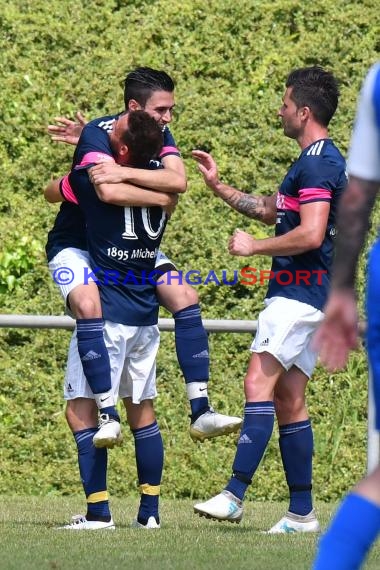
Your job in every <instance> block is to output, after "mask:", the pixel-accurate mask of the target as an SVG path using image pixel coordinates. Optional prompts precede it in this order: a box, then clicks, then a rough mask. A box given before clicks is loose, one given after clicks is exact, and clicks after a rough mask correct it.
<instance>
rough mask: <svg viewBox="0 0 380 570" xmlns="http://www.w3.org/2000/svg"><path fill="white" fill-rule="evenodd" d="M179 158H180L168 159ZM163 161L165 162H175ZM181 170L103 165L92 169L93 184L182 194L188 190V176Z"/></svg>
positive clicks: (165, 167)
mask: <svg viewBox="0 0 380 570" xmlns="http://www.w3.org/2000/svg"><path fill="white" fill-rule="evenodd" d="M169 158H177V160H179V161H180V162H182V161H181V159H180V158H178V157H166V159H169ZM166 159H163V160H164V161H165V162H167V161H168V162H170V163H172V162H174V161H169V160H167V161H166ZM180 170H181V169H179V168H177V169H175V168H172V167H167V166H166V165H165V164H164V168H160V169H157V170H148V169H143V168H131V167H129V166H120V165H118V164H109V163H101V164H97V165H96V166H94V167H93V168H92V172H91V181H92V182H93V184H120V183H123V182H125V183H128V184H134V185H136V186H143V187H144V188H150V189H152V190H153V189H154V190H155V191H156V192H169V193H174V194H181V193H183V192H185V190H186V185H187V181H186V175H185V173H184V168H183V171H182V172H181V171H180Z"/></svg>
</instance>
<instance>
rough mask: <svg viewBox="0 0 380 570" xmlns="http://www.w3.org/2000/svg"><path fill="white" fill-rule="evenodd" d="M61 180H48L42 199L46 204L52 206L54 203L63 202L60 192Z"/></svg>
mask: <svg viewBox="0 0 380 570" xmlns="http://www.w3.org/2000/svg"><path fill="white" fill-rule="evenodd" d="M61 180H62V179H61V178H57V179H54V180H50V181H49V183H48V185H47V186H46V188H45V190H44V198H45V200H46V201H47V202H50V203H51V204H54V203H56V202H63V200H64V198H63V196H62V194H61V190H60V182H61Z"/></svg>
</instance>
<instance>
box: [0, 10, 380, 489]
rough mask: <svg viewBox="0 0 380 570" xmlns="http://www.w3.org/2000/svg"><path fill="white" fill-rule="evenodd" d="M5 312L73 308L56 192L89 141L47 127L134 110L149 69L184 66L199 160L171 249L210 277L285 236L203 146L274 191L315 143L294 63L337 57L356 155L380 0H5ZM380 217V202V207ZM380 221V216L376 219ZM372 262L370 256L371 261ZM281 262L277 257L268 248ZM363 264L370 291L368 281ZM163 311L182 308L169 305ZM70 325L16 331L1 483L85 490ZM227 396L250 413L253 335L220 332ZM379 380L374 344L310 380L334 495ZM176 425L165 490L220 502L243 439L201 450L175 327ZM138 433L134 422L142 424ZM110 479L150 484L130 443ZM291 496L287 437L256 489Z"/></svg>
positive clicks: (213, 389)
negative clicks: (290, 96)
mask: <svg viewBox="0 0 380 570" xmlns="http://www.w3.org/2000/svg"><path fill="white" fill-rule="evenodd" d="M0 8H1V9H0V32H1V33H0V48H1V53H2V58H1V62H0V69H1V77H2V89H1V91H0V108H1V116H2V120H1V129H0V164H1V167H2V176H1V181H0V186H1V190H0V231H1V236H2V252H1V254H0V309H1V312H3V313H30V314H62V313H63V304H62V301H61V299H60V298H59V295H58V293H57V291H56V289H55V287H54V284H53V283H52V282H51V279H50V277H49V275H48V272H47V269H46V266H45V259H44V256H43V245H44V243H45V240H46V234H47V232H48V230H49V228H50V227H51V225H52V223H53V219H54V216H55V212H56V209H55V208H54V207H51V206H48V205H47V204H45V202H44V200H43V198H42V195H41V191H42V189H43V187H44V185H45V183H46V181H47V180H48V178H49V177H50V176H56V175H58V174H61V173H63V172H65V170H66V169H67V168H68V166H69V164H70V159H71V155H72V148H69V147H65V146H64V145H62V146H60V145H54V144H53V143H51V142H50V140H49V137H48V136H47V135H46V125H47V124H48V123H49V122H51V121H52V118H53V117H54V116H56V115H71V116H73V115H74V113H75V111H76V110H77V109H81V110H82V111H83V112H85V113H86V115H87V116H88V117H95V116H100V115H103V114H105V113H106V112H115V111H118V110H120V109H121V108H122V105H123V97H122V87H121V84H122V81H123V79H124V77H125V74H126V72H128V71H129V70H130V69H132V68H133V67H135V66H137V65H150V66H152V67H156V68H163V69H165V70H167V71H168V72H169V73H170V74H171V75H173V77H174V78H175V80H176V83H177V89H176V96H177V107H176V109H177V112H176V116H175V120H174V123H173V132H174V134H175V137H176V140H177V143H178V145H179V147H180V148H181V151H182V154H183V158H184V160H185V162H186V165H187V170H188V176H189V190H188V192H187V193H186V195H185V196H183V197H182V198H181V201H180V205H179V207H178V209H177V212H176V214H175V216H174V217H173V219H172V221H171V223H170V226H169V228H168V230H167V234H166V237H165V240H164V244H163V245H164V247H163V249H164V251H165V252H166V253H167V254H168V255H170V256H171V257H172V258H173V260H175V261H176V262H177V264H178V266H179V267H181V268H182V269H183V270H184V271H187V270H189V269H198V270H200V271H201V272H202V274H203V275H204V276H205V275H207V273H208V271H209V270H210V269H213V270H215V271H216V272H217V273H218V272H219V275H220V271H221V269H226V270H227V272H228V274H229V275H232V272H233V270H235V269H240V268H241V267H242V266H243V265H245V263H244V261H245V260H239V259H235V258H231V257H229V255H228V254H227V250H226V243H227V239H228V236H229V235H230V234H231V233H232V232H233V230H234V229H235V228H236V227H240V228H244V229H246V230H248V231H251V232H252V233H254V234H255V235H257V236H265V235H267V234H268V235H269V232H270V230H268V229H265V228H262V227H261V226H259V225H258V224H256V223H255V222H252V221H250V220H248V219H245V218H243V217H242V216H239V215H238V214H236V213H234V212H232V211H231V210H229V209H228V208H227V207H226V206H225V205H224V204H223V203H222V202H220V201H218V200H217V199H216V198H214V197H213V195H212V193H211V192H209V191H208V190H207V189H206V188H205V186H204V185H203V183H202V181H201V178H200V176H199V175H198V173H197V169H196V165H195V163H194V162H193V161H192V160H191V158H190V151H191V149H192V148H195V147H201V148H206V149H209V150H211V151H212V152H213V154H214V156H215V158H216V159H217V161H218V164H219V167H220V172H221V175H222V177H223V179H224V180H225V181H228V182H229V183H230V184H231V185H235V186H237V187H238V188H241V189H244V190H246V191H249V192H251V191H258V192H263V193H272V192H273V191H275V190H276V188H277V186H278V184H279V183H280V182H281V180H282V177H283V176H284V174H285V172H286V170H287V168H288V167H289V164H290V163H291V161H292V160H294V159H295V158H296V157H297V155H298V152H299V149H298V147H297V145H296V144H295V143H294V142H293V141H290V140H288V139H286V138H285V137H284V136H283V134H282V130H281V128H280V126H279V121H278V119H277V117H276V113H277V109H278V108H279V106H280V104H281V97H282V95H283V91H284V81H285V79H286V76H287V74H288V72H289V71H290V70H291V69H292V68H294V67H299V66H303V65H309V64H314V63H319V64H321V65H323V66H326V67H327V68H329V69H331V70H333V71H334V72H335V73H336V75H337V76H338V77H339V79H340V80H341V91H342V96H341V102H340V106H339V110H338V113H337V115H336V117H335V118H334V120H333V122H332V124H331V135H332V136H333V138H334V139H335V140H336V141H337V143H338V144H339V146H340V147H341V149H342V151H343V152H344V153H345V152H346V151H347V147H348V143H349V135H350V130H351V128H352V124H353V118H354V112H355V105H356V99H357V93H358V89H359V87H360V84H361V81H362V79H363V77H364V75H365V73H366V71H367V69H368V67H369V65H370V64H372V63H373V62H374V61H375V60H376V59H378V57H379V47H380V40H379V35H378V29H379V24H380V14H379V11H378V6H377V3H376V2H374V1H369V0H363V1H361V2H350V1H346V0H334V1H331V0H321V1H320V2H318V3H315V2H312V1H310V0H305V1H304V2H303V3H302V4H301V3H299V2H297V1H292V0H275V1H271V2H269V1H257V2H251V1H248V0H247V1H245V0H237V1H235V2H233V3H231V2H228V1H227V0H209V2H207V3H205V2H203V1H201V0H191V1H190V0H181V2H180V1H178V0H170V2H169V0H157V1H154V0H150V1H149V0H147V1H144V0H135V1H133V0H131V1H116V0H92V1H90V2H83V1H75V2H74V1H72V0H65V2H59V1H58V0H50V1H49V2H47V0H33V1H32V0H23V2H21V1H19V0H10V1H8V2H5V0H0ZM377 217H378V215H377V213H376V218H377ZM375 224H376V219H375ZM363 263H364V260H363ZM251 264H253V265H255V266H256V267H257V268H259V269H260V268H268V267H269V259H265V258H258V259H255V260H253V263H251ZM363 284H364V276H363V269H362V270H361V277H360V293H361V294H362V293H363ZM264 292H265V291H264V289H263V288H262V287H261V288H260V287H252V288H247V287H242V286H235V287H216V286H212V285H210V286H203V287H199V293H200V296H201V301H202V306H203V316H204V318H235V319H236V318H237V319H245V318H248V319H250V318H253V319H254V318H256V317H257V314H258V311H259V310H260V308H261V306H262V305H261V303H262V299H263V294H264ZM161 315H162V316H168V315H167V314H165V313H164V312H162V313H161ZM69 336H70V333H69V332H65V331H43V330H40V331H31V330H16V329H13V330H12V329H3V330H1V331H0V374H1V379H2V381H1V385H2V390H1V392H0V439H1V441H2V446H1V451H0V454H1V455H0V464H1V480H0V492H2V493H14V492H18V493H25V494H48V493H54V494H69V493H70V494H71V493H80V491H81V487H80V482H79V474H78V473H77V467H76V458H75V446H74V443H73V440H72V437H71V435H70V433H69V431H68V429H67V427H66V424H65V419H64V405H63V402H62V398H61V390H62V388H61V385H62V377H63V372H64V366H65V360H66V351H67V347H68V342H69ZM210 344H211V349H212V380H211V382H210V393H211V395H212V402H213V404H214V406H215V407H216V408H217V409H218V410H220V411H223V412H229V413H231V414H240V413H241V410H242V405H243V391H242V380H243V376H244V372H245V369H246V365H247V362H248V358H249V352H248V350H247V348H248V346H249V344H250V338H249V335H243V334H241V335H237V334H236V335H231V334H218V335H211V336H210ZM366 379H367V369H366V362H365V356H364V354H363V353H362V352H357V353H355V354H354V355H352V357H351V360H350V363H349V366H348V367H347V369H346V370H345V371H344V372H342V373H339V374H331V375H329V374H327V373H326V372H325V371H324V370H323V369H321V368H318V369H317V370H316V372H315V374H314V378H313V381H312V382H311V383H310V388H309V403H310V413H311V416H312V418H313V422H314V427H315V469H314V489H315V496H316V497H317V498H319V499H322V500H332V499H336V498H338V497H340V496H341V495H342V493H343V492H344V491H345V490H346V489H347V488H348V487H349V486H350V485H351V484H352V483H353V482H354V481H355V480H356V479H358V478H359V477H360V476H361V475H362V473H363V471H364V469H365V456H366V393H367V392H366ZM158 385H159V390H160V396H159V398H158V400H157V411H158V417H159V422H160V425H161V427H162V431H163V437H164V441H165V446H166V467H165V474H164V482H163V496H173V497H174V496H177V497H179V496H181V497H188V496H190V497H203V496H206V495H207V494H209V493H212V492H214V491H218V490H219V489H220V488H221V486H222V485H223V484H224V483H225V481H226V480H227V478H228V476H229V472H230V465H231V462H232V458H233V455H234V449H235V448H234V441H233V438H229V439H228V438H226V439H218V440H215V441H211V442H206V443H204V444H203V445H202V446H201V445H197V446H195V445H194V444H193V443H192V442H191V440H190V438H189V436H188V432H187V429H188V419H187V417H186V414H187V413H188V407H187V403H186V398H185V391H184V387H183V380H182V378H181V375H180V372H179V369H178V365H177V362H176V358H175V350H174V339H173V336H172V335H171V334H169V333H163V335H162V348H161V351H160V355H159V361H158ZM125 431H127V429H125ZM109 488H110V491H111V493H112V494H114V495H124V494H128V493H130V492H132V491H134V490H135V488H136V475H135V465H134V456H133V445H132V442H131V440H130V439H128V438H127V439H126V443H125V444H124V446H123V447H122V448H121V449H118V450H114V451H112V453H110V475H109ZM286 495H287V491H286V486H285V483H284V476H283V473H282V468H281V462H280V458H279V453H278V449H277V436H276V434H274V436H273V438H272V442H271V445H270V448H269V450H268V452H267V455H266V458H265V460H264V462H263V465H262V467H261V468H260V469H259V471H258V473H257V475H256V476H255V481H254V485H253V486H252V488H251V489H250V491H249V496H250V497H252V498H255V499H282V498H284V497H286Z"/></svg>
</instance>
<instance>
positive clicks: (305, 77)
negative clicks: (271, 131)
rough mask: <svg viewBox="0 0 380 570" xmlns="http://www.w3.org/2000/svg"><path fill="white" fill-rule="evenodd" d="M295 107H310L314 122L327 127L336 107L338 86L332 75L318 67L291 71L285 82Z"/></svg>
mask: <svg viewBox="0 0 380 570" xmlns="http://www.w3.org/2000/svg"><path fill="white" fill-rule="evenodd" d="M286 87H292V94H291V99H293V101H294V102H295V104H296V105H297V107H298V108H299V107H310V109H311V112H312V113H313V115H314V118H315V120H316V121H317V122H318V123H320V124H321V125H323V126H324V127H327V126H328V124H329V122H330V120H331V118H332V116H333V115H334V113H335V111H336V108H337V106H338V99H339V95H340V92H339V84H338V81H337V79H336V78H335V77H334V75H333V74H332V73H331V72H329V71H326V70H324V69H323V68H322V67H320V66H319V65H314V66H312V67H303V68H300V69H295V70H294V71H292V72H291V73H290V74H289V75H288V78H287V80H286Z"/></svg>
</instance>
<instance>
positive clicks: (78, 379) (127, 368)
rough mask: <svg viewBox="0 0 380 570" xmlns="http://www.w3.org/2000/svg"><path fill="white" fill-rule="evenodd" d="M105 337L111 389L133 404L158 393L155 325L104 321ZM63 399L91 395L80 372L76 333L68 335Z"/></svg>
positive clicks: (156, 334) (158, 339)
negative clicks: (142, 325)
mask: <svg viewBox="0 0 380 570" xmlns="http://www.w3.org/2000/svg"><path fill="white" fill-rule="evenodd" d="M104 340H105V343H106V347H107V350H108V354H109V357H110V364H111V382H112V390H113V394H114V396H115V400H116V398H117V396H119V397H120V398H132V402H133V403H134V404H139V403H140V402H141V401H142V400H151V399H153V398H155V397H156V396H157V390H156V356H157V351H158V347H159V344H160V333H159V330H158V326H157V325H152V326H146V327H131V326H128V325H121V324H117V323H112V322H111V321H105V323H104ZM64 398H65V400H74V399H75V398H92V399H93V398H94V395H93V393H92V391H91V390H90V387H89V385H88V383H87V380H86V377H85V375H84V373H83V367H82V363H81V360H80V358H79V353H78V345H77V337H76V332H75V331H74V333H73V336H72V337H71V342H70V348H69V355H68V360H67V368H66V374H65V384H64Z"/></svg>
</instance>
